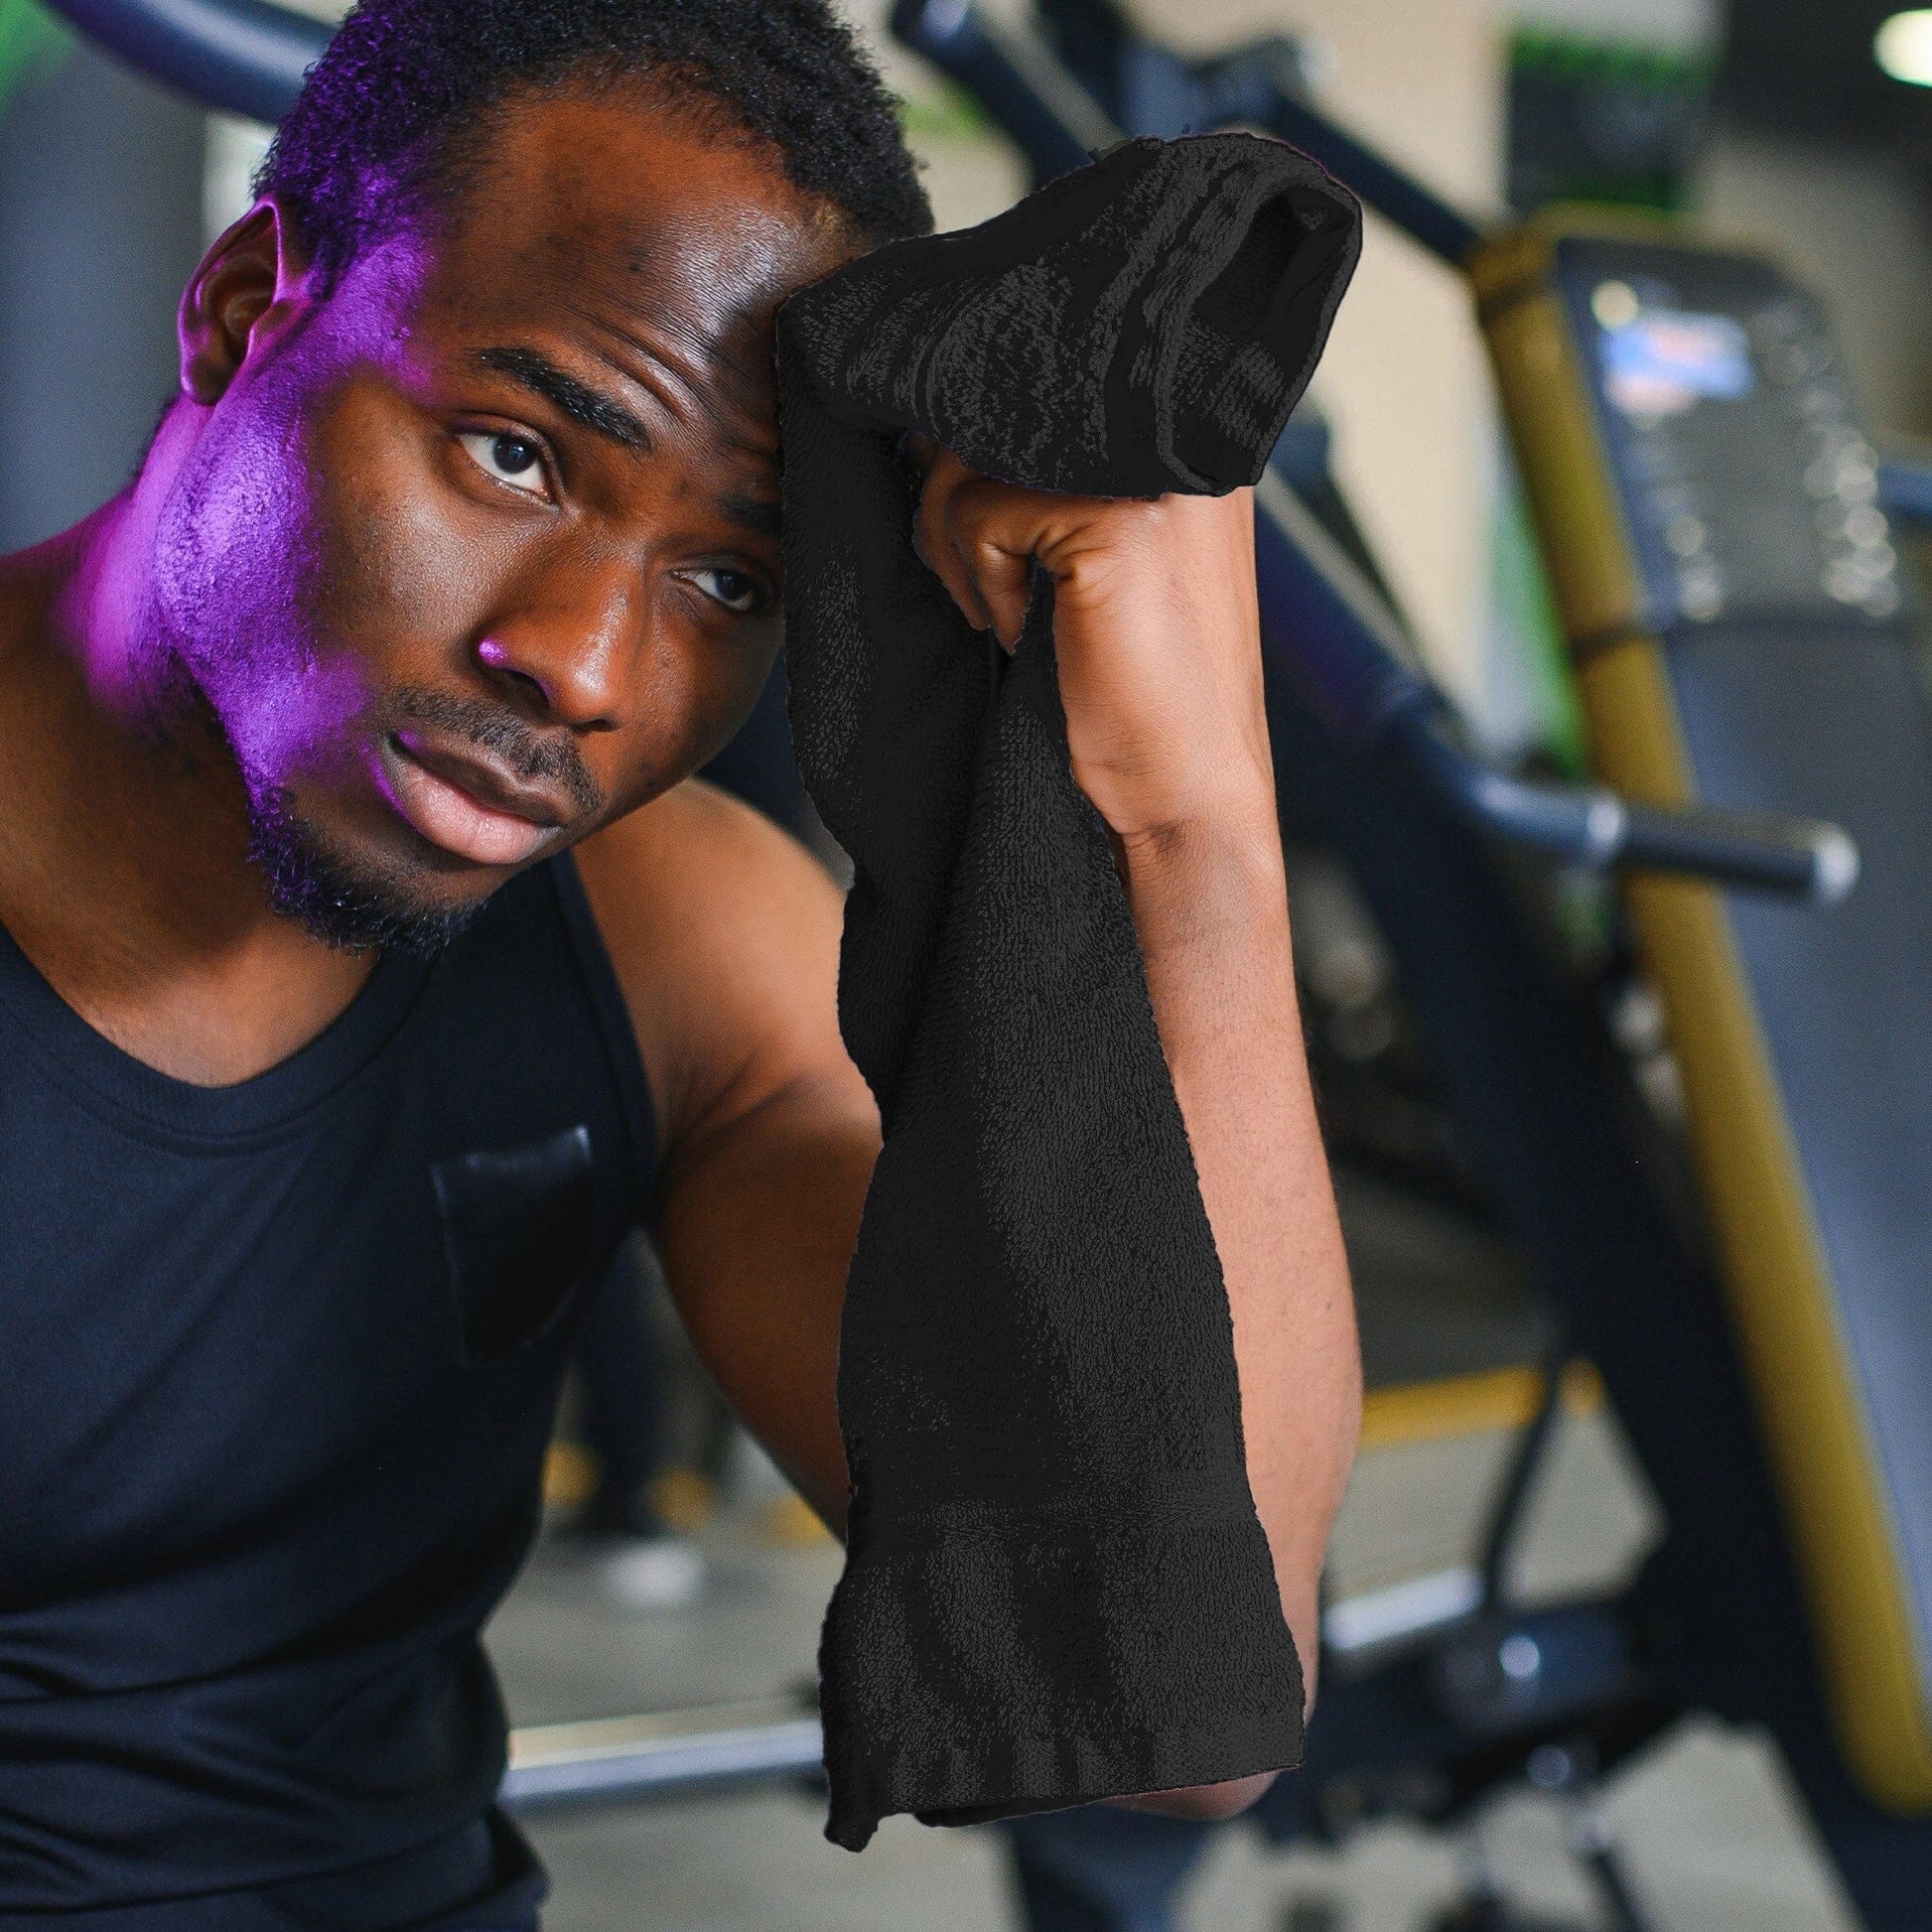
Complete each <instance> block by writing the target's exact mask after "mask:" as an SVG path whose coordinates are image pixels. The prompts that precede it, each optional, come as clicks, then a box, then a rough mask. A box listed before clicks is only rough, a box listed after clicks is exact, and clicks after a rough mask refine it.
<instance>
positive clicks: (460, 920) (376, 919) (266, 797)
mask: <svg viewBox="0 0 1932 1932" xmlns="http://www.w3.org/2000/svg"><path fill="white" fill-rule="evenodd" d="M248 857H249V860H250V861H251V863H253V864H254V865H256V866H258V867H259V868H260V869H261V872H262V876H263V877H264V878H265V879H266V880H267V882H268V897H269V903H270V904H271V905H273V906H274V908H275V910H276V911H278V912H280V913H283V914H284V915H286V916H287V917H289V918H292V919H298V920H300V921H301V923H302V924H303V925H304V926H306V927H307V928H308V929H309V931H310V932H312V933H314V934H315V936H316V937H317V938H318V939H321V940H323V941H324V942H325V943H326V944H328V945H331V946H336V947H338V948H340V949H341V950H343V951H345V952H400V953H408V954H410V955H412V956H413V957H415V958H417V959H431V958H434V957H435V955H436V954H438V953H440V952H441V951H442V950H443V949H444V947H446V946H448V945H449V944H450V943H451V941H452V940H454V939H456V938H457V937H458V936H459V935H460V934H461V933H462V932H463V930H464V928H465V927H466V926H468V925H469V924H470V922H471V921H472V920H473V919H474V918H475V917H476V916H477V914H478V913H479V912H481V911H482V910H483V900H478V901H477V902H476V903H475V904H473V905H458V906H453V907H444V906H429V905H425V904H423V903H422V901H421V900H420V899H417V898H413V897H410V895H409V894H408V893H407V892H406V891H405V890H404V889H403V887H402V886H401V884H400V883H399V882H397V881H396V880H394V879H391V878H384V877H383V876H382V875H380V874H378V873H374V872H371V871H367V870H361V869H358V868H357V867H355V866H354V865H352V864H350V863H349V862H348V861H347V860H345V859H344V858H343V857H342V856H341V855H340V854H338V853H335V852H332V851H331V850H330V849H329V847H328V845H327V843H326V842H325V841H324V839H323V838H322V836H321V834H320V833H318V832H317V830H316V828H315V827H314V826H313V825H311V824H310V823H309V822H308V820H307V819H305V818H303V817H302V816H301V814H300V813H299V812H297V811H296V810H295V809H294V807H293V805H292V804H291V802H290V800H289V797H288V794H287V793H286V792H285V791H283V790H281V789H280V788H279V787H275V786H256V785H254V784H250V785H249V787H248Z"/></svg>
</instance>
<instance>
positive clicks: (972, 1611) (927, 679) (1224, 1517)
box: [778, 134, 1360, 1850]
mask: <svg viewBox="0 0 1932 1932" xmlns="http://www.w3.org/2000/svg"><path fill="white" fill-rule="evenodd" d="M1359 239H1360V217H1359V214H1358V211H1357V209H1356V207H1355V205H1354V203H1353V202H1352V201H1351V200H1350V198H1349V197H1348V196H1347V194H1346V193H1345V192H1344V191H1343V190H1341V189H1340V188H1338V187H1337V186H1336V185H1335V184H1334V183H1333V182H1332V181H1330V180H1329V179H1328V177H1327V176H1326V175H1324V174H1323V173H1322V172H1321V171H1320V169H1318V168H1317V167H1315V166H1314V165H1313V164H1312V163H1311V162H1310V161H1309V160H1307V159H1306V158H1305V157H1304V156H1302V155H1300V154H1297V153H1296V152H1295V151H1294V150H1293V149H1292V148H1288V147H1285V146H1283V145H1282V144H1281V143H1279V142H1275V141H1266V140H1262V139H1259V138H1257V137H1254V136H1251V135H1240V134H1224V135H1211V136H1205V137H1201V138H1197V139H1189V140H1183V141H1175V142H1160V141H1135V142H1130V143H1127V144H1125V145H1124V146H1122V147H1120V148H1117V149H1114V150H1113V151H1111V152H1110V153H1108V154H1107V155H1106V156H1105V157H1104V158H1103V159H1101V160H1099V161H1098V162H1096V163H1095V165H1093V166H1092V167H1089V168H1084V169H1082V170H1080V171H1079V172H1078V173H1077V174H1074V175H1069V176H1066V177H1064V178H1062V179H1061V180H1059V181H1057V182H1054V183H1053V184H1052V185H1051V186H1049V187H1047V188H1045V189H1043V190H1041V191H1040V192H1039V193H1038V194H1036V195H1034V196H1033V197H1031V198H1030V199H1029V200H1027V201H1025V202H1023V203H1021V204H1020V206H1019V207H1015V208H1012V209H1010V210H1009V211H1008V212H1007V213H1005V214H1003V215H1001V216H999V217H998V218H997V219H995V220H993V221H989V222H987V223H986V224H985V225H984V226H982V227H979V228H975V229H972V230H970V231H969V232H966V233H961V234H951V235H939V236H932V237H926V238H922V239H919V240H916V241H907V242H900V243H897V244H895V245H894V246H891V247H888V248H885V249H882V250H881V251H880V252H878V253H877V254H874V255H871V256H868V257H866V258H865V259H863V260H861V261H859V262H856V263H855V264H853V265H852V266H850V267H848V268H845V269H843V270H841V271H840V272H839V273H837V274H835V275H833V276H831V277H830V278H829V279H828V280H826V281H824V282H821V283H819V284H818V285H817V286H815V287H813V288H811V289H809V290H807V291H805V292H804V293H803V294H800V295H798V296H796V297H794V298H793V299H792V300H791V301H790V302H788V303H787V304H786V305H785V307H784V309H783V310H782V312H781V314H780V317H779V323H778V367H779V381H780V391H781V398H782V411H783V416H782V437H783V444H784V497H785V538H784V548H785V584H786V591H785V600H786V612H787V617H786V652H787V657H788V661H789V669H790V675H791V690H792V696H791V707H792V725H793V731H794V734H795V737H796V742H797V748H798V755H799V761H800V764H801V766H802V767H803V770H804V773H805V778H806V782H807V784H808V785H809V787H810V789H811V793H812V796H813V798H814V800H815V801H816V802H817V805H818V808H819V811H820V812H821V814H822V815H823V817H824V819H825V822H826V824H827V825H828V826H829V827H830V828H831V830H832V832H833V833H834V834H835V835H836V836H837V838H838V840H839V842H840V843H841V844H842V845H843V846H844V847H845V849H846V851H847V852H848V853H849V854H850V855H851V857H852V860H853V863H854V866H855V868H856V875H857V876H856V879H855V882H854V885H853V888H852V895H851V898H850V900H849V901H848V904H847V908H846V920H845V946H844V954H843V958H842V961H841V969H840V988H839V1000H840V1009H839V1010H840V1016H841V1020H842V1023H843V1027H844V1031H845V1038H846V1043H847V1045H848V1046H849V1047H850V1049H851V1052H852V1055H853V1058H854V1059H855V1060H856V1061H857V1062H858V1064H859V1066H860V1068H861V1069H862V1071H863V1072H864V1073H865V1075H866V1077H867V1079H868V1080H869V1081H870V1082H871V1083H872V1087H873V1091H874V1092H875V1093H876V1094H877V1096H878V1098H879V1104H880V1108H881V1111H882V1113H883V1116H884V1120H885V1131H886V1144H885V1151H884V1153H883V1154H882V1155H881V1157H880V1162H879V1169H878V1173H876V1175H875V1177H874V1179H873V1183H872V1191H871V1194H870V1196H869V1197H868V1200H867V1203H866V1213H865V1224H864V1227H863V1228H862V1230H861V1232H860V1236H859V1245H858V1251H857V1254H856V1255H855V1257H854V1260H853V1264H852V1271H851V1276H850V1279H849V1282H848V1286H847V1291H846V1307H845V1325H844V1332H843V1343H842V1352H841V1356H840V1363H839V1412H840V1419H841V1423H842V1426H843V1429H844V1433H845V1443H846V1453H847V1455H848V1457H849V1460H850V1465H851V1471H852V1514H851V1527H850V1536H849V1545H848V1554H847V1558H846V1567H845V1575H844V1578H843V1580H842V1581H841V1583H840V1585H839V1587H838V1591H837V1593H836V1595H835V1596H834V1597H833V1600H832V1606H831V1609H830V1611H829V1613H828V1615H827V1618H826V1623H825V1634H824V1640H823V1647H822V1651H821V1659H820V1661H821V1670H822V1678H823V1694H824V1711H825V1741H826V1765H827V1769H828V1771H829V1773H830V1776H831V1787H832V1802H831V1821H830V1823H829V1825H828V1826H827V1835H828V1836H829V1837H831V1838H832V1839H834V1840H835V1841H836V1842H837V1843H839V1844H841V1845H846V1846H850V1847H851V1848H853V1849H854V1850H857V1849H858V1848H859V1847H861V1846H863V1845H864V1844H865V1843H866V1841H867V1840H868V1839H869V1838H870V1837H871V1836H872V1834H873V1831H874V1829H875V1827H876V1826H877V1824H878V1822H879V1820H880V1819H881V1818H882V1817H885V1816H886V1815H887V1814H889V1813H892V1812H897V1811H913V1812H917V1813H918V1814H919V1815H920V1816H921V1817H922V1818H925V1819H927V1820H928V1821H936V1822H944V1823H958V1822H963V1821H966V1820H972V1819H984V1818H992V1817H999V1816H1002V1815H1007V1814H1012V1813H1018V1812H1026V1811H1038V1810H1045V1809H1049V1808H1051V1807H1054V1806H1060V1805H1072V1804H1079V1803H1082V1802H1084V1801H1086V1800H1088V1799H1093V1798H1099V1797H1105V1796H1110V1795H1114V1794H1118V1793H1122V1792H1131V1791H1151V1790H1161V1789H1167V1788H1171V1787H1173V1786H1178V1785H1188V1784H1199V1783H1206V1782H1209V1781H1213V1780H1218V1779H1223V1778H1232V1777H1238V1776H1242V1775H1245V1774H1247V1773H1249V1772H1253V1771H1259V1770H1265V1769H1273V1768H1276V1767H1279V1766H1284V1765H1289V1764H1293V1763H1295V1762H1297V1761H1298V1760H1299V1757H1300V1754H1301V1744H1302V1676H1301V1670H1300V1666H1299V1664H1298V1661H1297V1658H1296V1655H1295V1647H1294V1643H1293V1640H1292V1639H1291V1637H1290V1635H1289V1632H1288V1628H1287V1625H1286V1624H1285V1622H1284V1621H1283V1618H1282V1612H1281V1599H1280V1596H1279V1594H1278V1592H1277V1589H1276V1584H1275V1574H1274V1567H1273V1564H1272V1562H1271V1560H1270V1556H1269V1551H1268V1545H1267V1540H1266V1538H1265V1537H1264V1536H1263V1534H1262V1530H1261V1526H1260V1523H1259V1521H1258V1520H1257V1518H1256V1515H1255V1508H1254V1502H1253V1499H1252V1497H1251V1496H1250V1494H1249V1490H1248V1482H1247V1473H1246V1468H1245V1464H1244V1462H1243V1456H1242V1441H1241V1417H1240V1406H1239V1395H1238V1389H1237V1385H1236V1379H1235V1367H1234V1354H1233V1334H1232V1328H1231V1325H1230V1321H1229V1316H1228V1305H1227V1296H1226V1290H1225V1288H1224V1286H1223V1283H1222V1279H1221V1271H1220V1264H1219V1261H1218V1258H1217V1257H1216V1254H1215V1250H1214V1241H1213V1236H1212V1233H1211V1232H1210V1230H1209V1227H1208V1222H1207V1215H1206V1212H1205V1210H1204V1209H1203V1208H1202V1205H1201V1198H1200V1189H1199V1185H1198V1182H1197V1180H1196V1178H1195V1173H1194V1167H1193V1161H1192V1157H1191V1155H1190V1153H1189V1150H1188V1145H1187V1137H1186V1132H1185V1129H1184V1127H1183V1125H1182V1122H1181V1117H1180V1109H1179V1107H1178V1105H1177V1104H1176V1102H1175V1099H1174V1093H1173V1082H1172V1080H1171V1078H1170V1076H1169V1073H1168V1068H1167V1063H1166V1061H1165V1059H1164V1058H1163V1056H1162V1050H1161V1042H1160V1037H1159V1035H1158V1034H1157V1032H1156V1029H1155V1024H1154V1014H1153V1009H1152V1007H1151V1005H1150V1003H1149V999H1148V993H1147V984H1146V978H1145V975H1144V972H1143V969H1142V963H1141V957H1140V952H1139V949H1138V946H1137V943H1136V940H1135V934H1134V928H1133V923H1132V920H1131V918H1130V915H1129V912H1128V908H1127V902H1126V897H1125V895H1124V893H1123V891H1122V887H1121V884H1120V881H1119V878H1118V876H1117V875H1116V873H1115V870H1114V865H1113V860H1112V856H1111V853H1110V849H1109V845H1108V841H1107V837H1106V833H1105V829H1104V827H1103V825H1102V824H1101V821H1100V819H1099V816H1098V814H1097V813H1096V812H1095V811H1094V810H1093V808H1092V807H1091V806H1090V805H1089V804H1088V803H1087V801H1086V800H1085V798H1084V797H1083V796H1082V795H1081V793H1080V792H1079V791H1078V789H1077V788H1076V787H1075V785H1074V783H1073V778H1072V774H1071V770H1070V767H1069V764H1068V758H1067V746H1066V727H1065V721H1064V719H1063V717H1062V714H1061V711H1060V705H1059V697H1058V690H1057V686H1056V684H1055V680H1054V668H1053V653H1052V627H1051V609H1050V606H1051V599H1050V596H1049V595H1046V594H1045V593H1044V592H1043V591H1042V592H1039V593H1036V595H1035V600H1034V607H1033V610H1032V611H1031V613H1030V615H1029V618H1028V622H1027V627H1026V631H1025V633H1024V635H1023V638H1022V641H1021V644H1020V647H1019V650H1018V652H1017V653H1016V655H1015V657H1014V658H1013V659H1012V660H1011V661H1009V660H1008V659H1007V658H1006V656H1005V654H1004V653H1003V652H1002V651H1000V650H999V648H998V647H997V645H996V644H995V643H994V642H993V641H992V640H991V639H990V638H989V637H987V636H986V635H984V634H982V633H978V632H975V631H974V630H972V629H971V628H970V627H969V626H968V625H967V623H966V622H965V621H964V620H963V619H962V618H961V617H960V615H959V613H958V611H957V610H956V608H955V607H954V605H953V603H952V601H951V599H950V598H949V597H948V596H947V594H946V592H945V590H944V589H943V588H942V587H941V585H940V584H939V582H938V580H937V579H936V578H935V577H933V576H932V575H931V574H930V573H929V572H928V571H927V570H926V569H925V567H924V566H923V565H922V564H920V563H919V562H918V560H917V559H916V558H915V557H914V555H913V552H912V548H911V541H910V537H911V514H912V508H913V504H914V501H915V485H914V484H913V483H912V482H911V481H910V480H909V478H908V475H907V473H906V471H905V469H904V467H903V466H902V464H901V462H900V460H899V457H898V454H897V452H898V441H899V437H900V434H901V432H903V431H905V430H908V429H916V430H921V431H924V432H926V433H927V434H928V435H930V436H932V437H934V438H936V439H937V440H938V441H939V442H941V443H943V444H945V445H947V446H948V447H950V448H951V449H953V450H954V451H956V452H957V453H958V454H959V455H960V456H961V457H962V458H963V459H964V460H965V461H966V462H967V463H969V464H971V465H972V466H973V467H975V468H976V469H979V470H981V471H984V472H987V473H989V474H991V475H994V476H998V477H1003V478H1005V479H1007V480H1009V481H1011V482H1015V483H1024V484H1029V485H1033V486H1035V487H1042V488H1053V489H1064V490H1074V491H1079V492H1082V493H1087V494H1103V495H1115V496H1128V495H1157V494H1160V493H1162V492H1164V491H1172V490H1190V491H1197V492H1209V493H1220V492H1225V491H1226V490H1228V489H1231V488H1234V487H1236V486H1237V485H1239V484H1242V483H1253V482H1254V481H1255V480H1256V479H1257V478H1258V477H1259V476H1260V474H1261V471H1262V467H1263V465H1264V464H1265V462H1266V461H1267V458H1268V454H1269V452H1270V450H1271V449H1272V448H1273V446H1274V443H1275V439H1276V438H1277V436H1279V434H1280V433H1281V429H1282V426H1283V424H1284V422H1285V421H1286V420H1287V417H1288V413H1289V411H1290V409H1291V408H1292V407H1293V406H1294V403H1295V401H1296V399H1297V398H1298V397H1299V396H1300V395H1301V393H1302V390H1303V388H1304V386H1305V385H1306V383H1307V381H1308V378H1309V374H1310V372H1311V369H1312V367H1313V365H1314V362H1315V360H1316V358H1317V356H1318V355H1319V353H1320V350H1321V345H1322V343H1323V341H1324V340H1325V338H1326V335H1327V331H1328V325H1329V322H1330V320H1331V318H1332V317H1333V314H1334V311H1335V307H1336V304H1337V303H1338V302H1339V301H1340V299H1341V293H1342V290H1343V288H1344V286H1345V285H1346V283H1347V279H1348V276H1349V273H1350V271H1351V269H1352V268H1353V265H1354V261H1355V256H1356V253H1357V249H1358V247H1359ZM1282 1260H1283V1265H1284V1266H1285V1267H1292V1266H1293V1265H1294V1257H1293V1256H1284V1257H1283V1258H1282Z"/></svg>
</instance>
